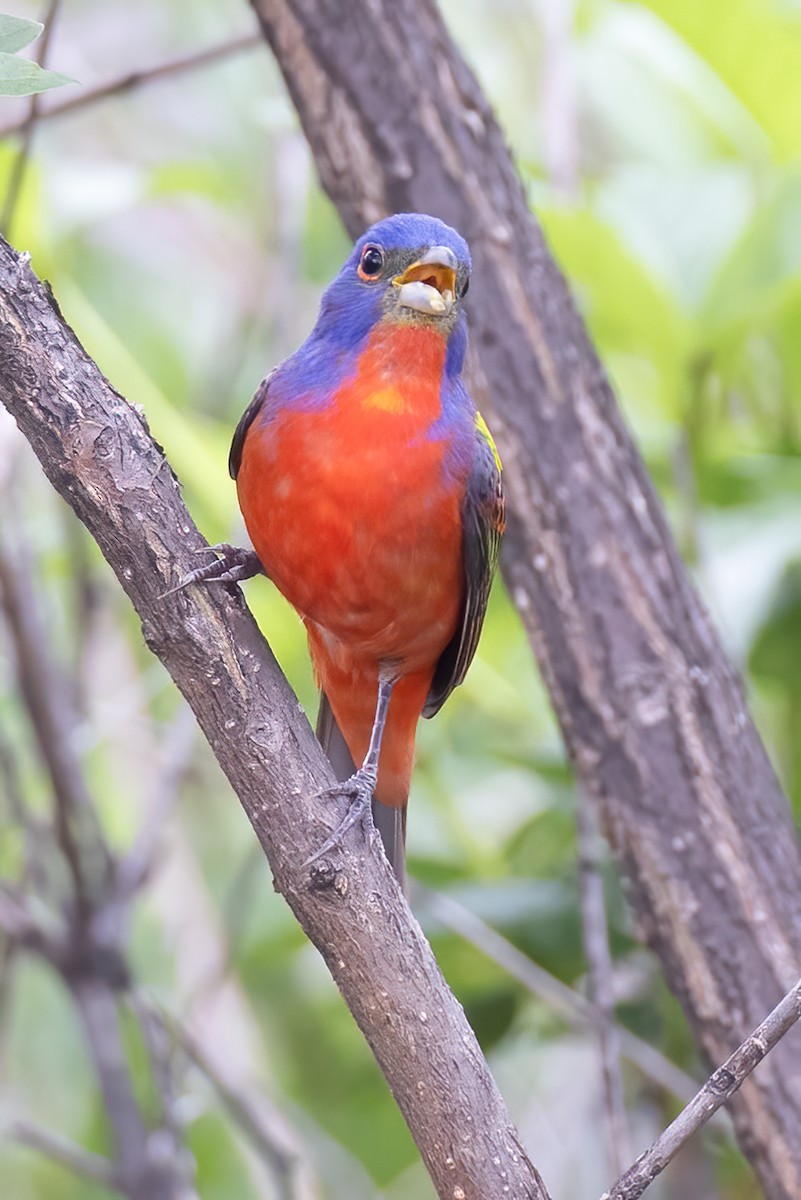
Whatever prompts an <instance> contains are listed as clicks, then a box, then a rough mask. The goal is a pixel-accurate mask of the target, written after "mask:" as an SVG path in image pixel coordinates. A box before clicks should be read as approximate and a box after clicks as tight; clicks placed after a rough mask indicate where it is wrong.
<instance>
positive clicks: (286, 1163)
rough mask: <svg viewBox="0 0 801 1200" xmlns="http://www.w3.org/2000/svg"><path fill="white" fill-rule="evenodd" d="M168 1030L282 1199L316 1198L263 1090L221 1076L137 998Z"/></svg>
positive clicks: (181, 1030) (187, 1036)
mask: <svg viewBox="0 0 801 1200" xmlns="http://www.w3.org/2000/svg"><path fill="white" fill-rule="evenodd" d="M139 1003H140V1004H147V1005H149V1007H150V1009H151V1012H152V1013H153V1015H154V1016H156V1017H157V1018H158V1020H159V1021H161V1022H162V1023H163V1025H164V1028H165V1029H166V1030H168V1031H169V1034H170V1036H171V1037H172V1038H173V1039H174V1040H175V1041H176V1042H177V1043H178V1044H179V1045H180V1046H181V1048H182V1049H183V1051H184V1053H185V1054H186V1055H187V1056H188V1057H189V1058H190V1059H191V1060H192V1062H193V1063H194V1064H195V1066H196V1067H197V1068H198V1070H199V1071H200V1072H201V1073H202V1074H203V1075H205V1076H206V1078H207V1079H208V1081H209V1083H210V1084H211V1085H212V1087H213V1088H214V1090H215V1092H217V1094H218V1096H219V1097H220V1099H221V1100H222V1102H223V1104H224V1105H225V1107H226V1108H227V1109H228V1111H229V1113H230V1114H231V1116H232V1117H233V1119H234V1120H235V1121H236V1123H237V1125H238V1126H239V1127H240V1129H241V1130H242V1131H243V1133H245V1134H246V1135H247V1137H248V1138H250V1140H251V1141H252V1142H253V1144H254V1146H255V1147H256V1149H257V1150H258V1152H259V1155H260V1156H261V1157H262V1158H263V1159H264V1161H265V1162H267V1163H268V1164H269V1166H270V1167H271V1169H272V1171H273V1173H274V1176H275V1182H276V1184H277V1186H278V1188H279V1194H280V1197H281V1200H315V1197H317V1196H319V1189H318V1186H317V1183H316V1181H315V1179H314V1175H313V1173H312V1171H311V1169H310V1167H309V1166H308V1164H307V1163H306V1162H305V1161H304V1159H303V1157H302V1155H301V1152H300V1150H299V1148H298V1147H297V1145H295V1144H294V1139H293V1137H292V1133H291V1131H290V1129H289V1128H288V1126H287V1123H286V1121H285V1120H284V1118H283V1116H282V1115H281V1114H280V1113H279V1112H278V1111H277V1110H275V1109H274V1107H273V1105H272V1103H271V1102H270V1101H269V1099H268V1098H267V1096H265V1095H264V1093H263V1092H261V1093H259V1094H258V1095H253V1096H249V1095H248V1094H247V1093H246V1092H244V1091H242V1090H241V1089H239V1088H236V1087H234V1086H233V1085H232V1083H231V1081H230V1080H229V1079H225V1078H223V1075H222V1073H221V1072H220V1071H219V1069H218V1068H217V1066H216V1064H215V1063H213V1062H212V1061H211V1058H210V1056H209V1055H208V1054H207V1053H206V1052H205V1051H204V1049H203V1048H202V1046H201V1045H200V1043H199V1042H198V1041H197V1039H196V1038H194V1037H193V1035H192V1034H191V1033H190V1032H189V1031H188V1030H187V1029H186V1028H185V1027H184V1026H183V1025H181V1024H180V1022H179V1021H177V1020H176V1019H175V1018H174V1017H172V1016H171V1015H170V1014H168V1013H166V1012H165V1011H164V1010H163V1009H160V1008H157V1007H156V1006H155V1005H152V1004H149V1002H148V1001H144V1000H142V998H141V997H140V998H139Z"/></svg>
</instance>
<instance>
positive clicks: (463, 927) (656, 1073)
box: [411, 882, 698, 1102]
mask: <svg viewBox="0 0 801 1200" xmlns="http://www.w3.org/2000/svg"><path fill="white" fill-rule="evenodd" d="M411 891H412V899H413V900H414V901H415V902H416V901H417V900H418V899H419V900H422V901H424V903H425V905H426V907H427V908H428V911H429V913H430V915H431V916H432V917H433V919H434V920H435V921H438V922H439V923H440V924H441V925H443V926H445V928H446V929H450V930H451V931H452V932H453V933H456V934H458V935H459V937H462V938H464V940H465V941H466V942H469V943H470V945H472V946H475V948H476V949H477V950H479V951H480V952H481V953H482V954H485V955H486V956H487V958H489V959H491V960H492V962H494V963H497V965H498V966H499V967H500V968H501V969H502V970H504V971H506V972H507V973H508V974H509V975H511V976H512V978H513V979H516V980H518V982H519V983H522V984H523V986H524V987H526V988H528V990H529V991H530V992H532V993H533V994H534V995H535V996H537V997H538V998H539V999H540V1000H543V1001H544V1002H545V1003H546V1004H547V1005H548V1006H549V1007H550V1008H552V1009H554V1011H556V1012H558V1013H561V1015H562V1016H563V1017H564V1018H565V1020H567V1021H568V1022H569V1023H570V1024H571V1025H572V1026H573V1027H574V1028H577V1029H586V1028H587V1027H588V1026H589V1025H591V1023H592V1012H591V1008H590V1005H589V1003H588V1001H587V1000H586V998H585V997H584V996H582V995H580V994H579V993H578V992H576V991H574V990H573V988H571V987H568V986H567V984H566V983H562V981H561V979H557V978H556V976H555V975H551V973H550V972H549V971H546V970H545V969H544V967H541V966H540V965H539V963H535V962H533V961H532V960H531V959H530V958H528V957H527V956H526V955H525V954H523V953H522V951H520V950H518V949H517V947H516V946H513V945H512V943H511V942H510V941H508V939H507V938H505V937H504V936H503V935H502V934H500V933H498V932H497V931H496V930H494V929H492V928H490V926H489V925H487V923H486V922H485V921H482V920H481V918H480V917H477V916H476V915H475V913H472V912H471V911H470V910H469V909H468V908H465V906H464V905H463V904H460V903H459V902H458V900H454V899H453V898H452V897H451V896H445V895H444V894H443V893H442V892H433V891H429V890H428V888H425V887H423V886H422V885H421V884H419V883H416V882H414V883H413V884H412V887H411ZM617 1032H618V1037H619V1038H620V1048H621V1052H622V1053H623V1055H624V1056H625V1057H626V1058H627V1059H628V1060H629V1062H632V1063H634V1064H635V1065H636V1066H637V1067H639V1069H640V1070H641V1071H642V1073H643V1074H644V1075H646V1076H647V1077H648V1078H649V1079H652V1080H653V1081H654V1082H655V1083H657V1084H658V1085H659V1086H660V1087H663V1088H664V1089H665V1091H667V1092H670V1093H671V1095H673V1096H677V1097H678V1098H679V1099H680V1100H682V1101H684V1102H686V1101H687V1100H689V1099H691V1097H692V1096H694V1095H695V1092H696V1089H697V1087H698V1084H697V1083H696V1081H695V1080H694V1079H693V1078H692V1077H691V1076H690V1075H687V1074H686V1072H684V1071H682V1070H681V1068H680V1067H677V1066H676V1065H675V1063H672V1062H671V1061H670V1059H668V1058H666V1057H665V1056H664V1054H661V1053H660V1052H659V1050H656V1049H654V1047H653V1046H650V1045H649V1044H648V1042H645V1041H643V1039H642V1038H639V1037H637V1035H636V1034H634V1033H631V1031H630V1030H628V1029H626V1028H625V1026H623V1025H618V1026H617Z"/></svg>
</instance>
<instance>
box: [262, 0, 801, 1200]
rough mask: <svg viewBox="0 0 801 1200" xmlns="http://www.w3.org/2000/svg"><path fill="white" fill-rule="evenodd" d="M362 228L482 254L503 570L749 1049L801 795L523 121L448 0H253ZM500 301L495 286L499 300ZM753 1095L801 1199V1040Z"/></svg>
mask: <svg viewBox="0 0 801 1200" xmlns="http://www.w3.org/2000/svg"><path fill="white" fill-rule="evenodd" d="M251 3H252V4H253V7H254V8H255V10H256V12H257V14H258V16H259V19H260V21H261V23H262V28H263V30H264V34H265V37H266V38H267V40H268V41H269V43H270V45H271V46H272V48H273V51H274V53H275V55H276V58H277V59H278V62H279V65H280V67H281V70H282V72H283V74H284V78H285V80H286V83H287V87H288V89H289V92H290V94H291V96H292V99H293V102H294V103H295V106H296V108H297V110H298V113H299V116H300V119H301V122H302V124H303V128H304V131H305V133H306V136H307V138H308V140H309V143H310V145H311V148H312V151H313V154H314V158H315V161H316V164H317V169H318V171H319V174H320V178H321V181H322V183H323V186H324V187H325V189H326V191H327V192H328V194H329V195H330V196H331V198H332V199H333V201H334V203H335V204H336V206H337V208H338V210H339V213H340V215H341V216H342V219H343V221H344V223H345V225H346V227H347V228H348V230H349V231H350V232H351V234H354V235H355V234H357V233H360V232H361V231H362V230H363V229H364V228H365V227H366V226H367V225H369V224H370V223H371V222H372V221H374V220H376V219H377V218H378V217H381V216H383V215H385V214H386V213H388V212H398V211H403V210H418V211H424V212H433V213H435V214H436V215H438V216H440V217H442V218H444V219H445V220H446V221H448V222H449V223H450V224H452V225H455V226H456V227H457V228H458V229H459V230H460V232H461V233H462V234H464V236H465V237H466V238H467V239H468V241H469V243H470V245H471V249H472V252H473V261H474V276H475V287H474V288H473V291H472V292H471V299H470V302H469V303H470V304H471V312H470V324H471V335H472V338H473V344H474V347H475V348H476V355H475V372H474V383H473V391H474V394H475V396H476V399H477V400H479V402H480V405H481V407H485V408H486V409H487V410H488V411H490V412H491V413H494V424H493V430H494V432H495V433H496V434H497V437H498V441H499V444H500V448H501V453H502V456H503V458H504V461H505V464H506V479H507V491H508V496H509V500H510V502H511V510H512V511H511V516H510V521H509V529H508V532H507V537H506V543H505V555H504V564H503V565H504V573H505V577H506V581H507V584H508V585H509V590H510V593H511V595H512V597H513V599H514V600H515V602H516V603H517V605H518V608H519V609H520V612H521V615H522V617H523V621H524V623H525V625H526V628H527V630H528V633H529V636H530V639H531V642H532V645H533V648H534V650H535V653H536V655H537V658H538V660H539V664H540V668H541V670H542V674H543V677H544V679H545V681H546V684H547V686H548V688H549V691H550V694H551V698H552V702H553V705H554V708H555V710H556V713H557V716H558V718H559V721H560V724H561V727H562V731H563V734H564V737H565V741H566V743H567V747H568V750H569V753H570V756H571V758H572V760H573V762H574V764H575V766H576V770H577V773H578V775H579V777H580V781H581V783H582V785H583V786H584V787H585V788H586V790H587V792H588V794H589V795H590V796H591V797H592V798H593V799H594V800H596V801H597V802H599V803H600V806H601V813H602V818H603V824H604V827H605V831H606V833H607V836H608V837H609V840H610V843H611V845H612V847H613V849H614V851H615V853H616V855H617V858H618V860H619V862H620V863H621V865H622V867H623V869H624V872H625V875H626V877H627V879H628V883H629V889H630V898H631V902H632V905H633V907H634V910H635V912H636V914H637V916H638V919H639V921H640V923H641V926H642V928H643V930H644V932H645V934H646V936H647V937H648V940H649V941H650V943H651V944H652V945H653V947H654V949H655V950H656V952H657V953H658V955H659V957H660V959H661V961H662V964H663V967H664V970H665V973H666V977H667V980H668V982H669V984H670V986H671V988H672V989H673V991H674V992H675V993H676V995H677V996H678V997H679V999H680V1001H681V1003H682V1005H683V1007H684V1011H685V1013H686V1014H687V1017H688V1019H689V1021H690V1024H691V1026H692V1029H693V1032H694V1035H695V1038H696V1041H697V1043H698V1044H699V1046H700V1047H701V1048H702V1049H703V1050H704V1051H705V1053H706V1055H707V1056H708V1057H709V1058H710V1059H711V1060H712V1061H713V1062H720V1061H722V1060H724V1059H725V1058H727V1057H728V1055H729V1054H730V1053H731V1051H732V1049H733V1048H734V1046H736V1045H737V1044H738V1043H739V1042H740V1041H742V1039H743V1038H744V1037H745V1036H746V1035H747V1034H748V1032H749V1030H750V1029H751V1028H753V1026H754V1025H756V1024H757V1022H758V1021H759V1020H761V1018H762V1016H763V1015H764V1013H765V1012H768V1011H770V1009H771V1008H772V1007H773V1006H774V1005H775V1004H776V1002H777V1001H778V999H779V998H780V997H781V996H782V995H783V994H784V993H785V992H786V990H787V989H788V988H789V987H790V986H792V984H793V982H794V980H795V978H796V976H797V972H798V963H799V962H801V891H799V889H798V888H797V887H796V886H795V881H797V880H798V879H799V878H801V853H799V845H798V841H797V838H796V835H795V832H794V830H793V826H792V822H791V820H790V814H789V810H788V806H787V804H786V801H785V800H784V797H783V796H782V794H781V791H780V788H779V786H778V783H777V780H776V777H775V775H774V773H773V770H772V768H771V765H770V762H769V760H768V757H767V755H766V753H765V749H764V747H763V745H762V743H761V741H760V739H759V735H758V734H757V731H756V729H755V727H754V724H753V721H752V720H751V717H750V715H749V713H748V709H747V706H746V702H745V699H744V696H743V690H742V686H741V683H740V681H739V680H738V679H737V677H736V675H735V673H734V672H733V671H732V669H731V667H730V665H729V664H728V662H727V660H726V657H725V655H724V653H723V650H722V648H721V646H720V642H719V639H718V637H717V635H716V633H715V631H714V629H713V628H712V625H711V622H710V620H709V616H708V614H707V612H706V611H705V609H704V607H703V605H702V604H701V602H700V601H699V599H698V596H697V595H696V593H695V591H694V590H693V588H692V586H691V584H690V581H689V579H688V576H687V573H686V571H685V569H684V567H683V565H682V563H681V560H680V558H679V555H678V553H677V551H676V547H675V545H674V543H673V540H672V538H671V535H670V531H669V529H668V527H667V523H666V521H665V517H664V513H663V511H662V508H661V505H660V503H659V501H658V499H657V497H656V494H655V491H654V488H653V485H652V483H651V481H650V479H649V478H648V475H647V472H646V470H645V468H644V466H643V463H642V461H641V459H640V457H639V455H638V453H637V451H636V449H635V447H634V445H633V443H632V440H631V437H630V435H629V433H628V431H627V430H626V428H625V426H624V424H623V421H622V420H621V417H620V414H619V412H618V409H617V406H616V404H615V399H614V396H613V394H612V391H611V388H610V386H609V383H608V381H607V380H606V378H605V376H604V374H603V370H602V368H601V366H600V364H599V362H598V358H597V356H596V354H595V353H594V351H593V349H592V346H591V345H590V343H589V340H588V337H587V334H586V331H585V330H584V328H583V326H582V323H581V320H580V318H579V316H578V314H577V312H576V310H575V307H574V305H573V303H572V301H571V299H570V296H569V294H568V292H567V289H566V287H565V283H564V280H563V278H562V276H561V274H560V273H559V270H558V268H557V267H556V265H555V264H554V262H553V260H552V258H551V257H550V255H549V254H548V251H547V248H546V246H545V244H544V241H543V238H542V235H541V233H540V231H539V228H538V227H537V224H536V221H535V219H534V217H533V216H532V214H531V212H530V211H529V206H528V202H527V197H526V194H525V191H524V188H523V186H522V184H521V182H520V179H519V177H518V175H517V173H516V171H515V168H514V165H513V163H512V161H511V158H510V156H509V153H508V151H507V149H506V146H505V144H504V139H503V134H502V132H501V130H500V128H499V126H498V123H497V121H496V120H495V118H494V116H493V114H492V111H491V110H490V107H489V105H488V103H487V100H486V98H485V96H484V95H483V93H482V91H481V89H480V87H479V86H478V84H477V82H476V80H475V78H474V76H473V75H472V73H471V72H470V70H469V68H468V67H467V66H466V64H465V63H464V61H463V59H462V58H461V56H460V54H459V52H458V51H457V49H456V48H455V46H454V44H453V42H452V40H451V39H450V37H449V36H448V33H447V30H446V29H445V27H444V25H443V22H442V19H441V17H440V15H439V12H438V10H437V7H436V4H435V2H434V0H374V2H373V3H371V4H369V5H364V6H362V7H361V8H360V11H359V19H358V20H354V19H353V12H352V6H351V5H350V4H349V3H348V0H251ZM478 297H480V300H478V299H477V298H478ZM783 1053H784V1055H786V1056H787V1059H786V1065H785V1067H784V1068H783V1069H780V1068H779V1066H778V1064H776V1063H774V1062H773V1061H771V1060H769V1061H768V1062H767V1063H766V1064H765V1066H764V1067H763V1068H762V1070H761V1071H760V1072H758V1073H757V1075H756V1076H755V1078H754V1079H753V1080H752V1081H750V1082H749V1083H748V1084H747V1085H746V1087H744V1088H743V1089H742V1090H741V1091H740V1092H738V1093H737V1095H736V1096H735V1098H734V1100H733V1103H732V1105H731V1109H732V1114H733V1116H734V1120H735V1125H736V1129H737V1134H738V1138H739V1140H740V1144H741V1145H742V1147H743V1149H744V1151H745V1152H746V1153H747V1154H748V1156H749V1158H750V1159H751V1161H752V1163H753V1165H754V1168H755V1170H756V1172H757V1174H758V1175H759V1177H760V1179H761V1181H762V1184H763V1186H764V1188H765V1191H766V1192H767V1194H768V1195H770V1196H771V1200H797V1197H798V1196H801V1091H800V1090H799V1088H798V1086H797V1081H798V1080H799V1079H801V1044H799V1043H797V1042H796V1041H795V1040H794V1039H791V1040H790V1042H788V1043H787V1044H786V1045H785V1047H783Z"/></svg>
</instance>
